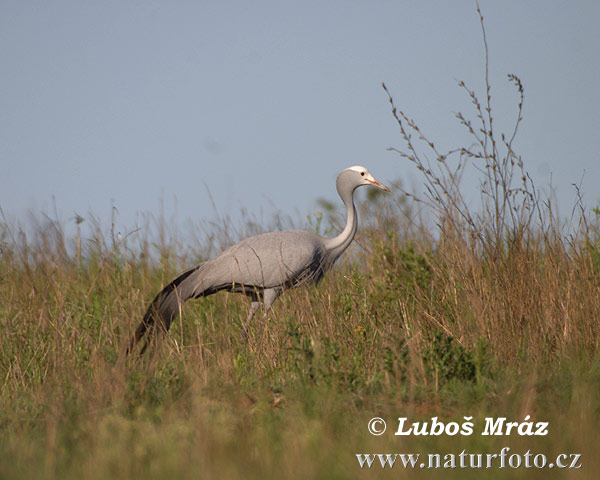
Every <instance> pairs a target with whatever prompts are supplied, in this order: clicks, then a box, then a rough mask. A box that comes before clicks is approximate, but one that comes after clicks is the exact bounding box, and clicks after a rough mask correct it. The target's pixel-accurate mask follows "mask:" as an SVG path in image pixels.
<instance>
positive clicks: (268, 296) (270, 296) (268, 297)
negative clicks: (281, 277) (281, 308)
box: [263, 288, 279, 318]
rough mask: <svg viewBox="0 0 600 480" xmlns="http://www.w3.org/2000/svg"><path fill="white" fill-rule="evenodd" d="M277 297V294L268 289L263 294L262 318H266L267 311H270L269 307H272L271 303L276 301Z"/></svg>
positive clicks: (273, 290)
mask: <svg viewBox="0 0 600 480" xmlns="http://www.w3.org/2000/svg"><path fill="white" fill-rule="evenodd" d="M278 296H279V292H278V291H277V290H275V289H274V288H268V289H267V290H265V291H264V292H263V303H264V310H265V311H264V314H263V317H265V318H266V317H267V313H269V310H271V306H272V305H273V302H274V301H275V300H276V299H277V297H278Z"/></svg>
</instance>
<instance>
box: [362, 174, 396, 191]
mask: <svg viewBox="0 0 600 480" xmlns="http://www.w3.org/2000/svg"><path fill="white" fill-rule="evenodd" d="M367 182H369V183H370V184H371V185H375V186H376V187H377V188H381V189H382V190H385V191H386V192H389V191H390V189H389V188H388V187H386V186H385V185H384V184H383V183H381V182H380V181H378V180H376V179H375V178H373V177H371V178H368V179H367Z"/></svg>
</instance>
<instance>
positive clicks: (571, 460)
mask: <svg viewBox="0 0 600 480" xmlns="http://www.w3.org/2000/svg"><path fill="white" fill-rule="evenodd" d="M356 458H357V459H358V463H359V465H360V468H372V467H373V466H375V468H379V467H380V466H381V468H385V467H386V466H387V467H389V468H394V466H399V467H401V468H415V469H417V468H554V467H556V468H581V461H580V460H581V454H579V453H561V454H559V455H557V456H556V459H554V461H551V462H548V460H547V458H546V455H544V454H543V453H538V454H533V453H531V451H530V450H527V452H525V453H524V454H519V453H510V448H509V447H504V448H503V449H502V450H501V451H500V453H466V451H465V450H463V451H462V452H461V453H459V454H455V453H446V454H439V453H429V454H427V456H426V457H425V456H423V457H421V454H420V453H374V454H369V453H357V454H356ZM419 459H421V462H419ZM397 460H399V461H397Z"/></svg>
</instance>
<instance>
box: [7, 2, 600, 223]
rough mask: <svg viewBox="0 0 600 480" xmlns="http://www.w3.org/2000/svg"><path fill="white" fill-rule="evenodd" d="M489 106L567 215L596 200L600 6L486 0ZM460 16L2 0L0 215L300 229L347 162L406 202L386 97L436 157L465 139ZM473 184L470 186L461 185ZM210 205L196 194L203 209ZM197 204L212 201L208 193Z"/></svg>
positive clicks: (411, 8)
mask: <svg viewBox="0 0 600 480" xmlns="http://www.w3.org/2000/svg"><path fill="white" fill-rule="evenodd" d="M480 5H481V8H482V10H483V13H484V16H485V24H486V29H487V35H488V43H489V49H490V62H491V63H490V75H491V82H492V85H493V90H492V94H493V95H494V98H493V107H494V108H495V112H496V120H497V125H498V126H500V127H501V126H503V125H504V126H505V128H508V127H509V126H510V125H511V122H512V120H513V118H514V113H515V110H514V109H515V105H516V100H517V95H516V93H515V91H514V89H512V88H511V87H510V85H509V84H508V82H506V74H507V73H515V74H517V75H518V76H519V77H520V78H521V80H522V81H523V83H524V85H525V94H526V98H525V109H524V120H523V123H522V126H521V130H520V134H519V137H518V141H517V144H516V150H517V151H518V153H520V154H521V155H522V156H523V159H524V161H525V165H526V168H527V169H528V170H529V172H530V173H531V175H532V176H533V177H534V179H535V180H536V182H537V184H538V186H540V187H545V186H547V185H549V184H550V179H552V184H553V186H554V189H555V191H556V195H557V198H558V201H559V204H560V206H561V210H562V213H563V214H568V213H570V208H571V206H572V203H573V198H574V191H573V188H572V186H571V184H572V183H579V182H580V181H581V179H582V177H583V193H584V195H585V197H584V200H585V201H586V203H587V204H588V205H590V206H594V205H597V204H598V203H599V202H600V194H599V193H598V189H597V184H598V183H599V180H600V146H599V145H600V141H599V135H598V127H599V121H598V112H599V111H600V89H599V88H598V86H599V85H600V56H599V55H598V47H599V45H600V41H599V40H600V33H599V30H598V26H597V23H598V20H599V19H600V2H597V1H593V0H588V1H574V2H564V1H553V0H546V1H541V0H538V1H528V2H522V1H516V0H514V1H510V0H509V1H502V2H497V1H491V0H481V2H480ZM483 78H484V62H483V47H482V41H481V31H480V27H479V22H478V18H477V15H476V12H475V6H474V2H472V1H467V0H464V1H462V0H453V1H441V0H440V1H416V0H412V1H408V0H373V1H369V2H366V1H353V0H345V1H337V0H335V1H333V0H332V1H326V2H324V1H302V2H288V1H256V2H242V1H232V2H223V1H212V0H210V1H193V2H192V1H170V2H167V1H161V2H159V1H143V2H142V1H122V0H121V1H101V2H90V1H53V2H47V1H22V0H20V1H11V0H1V1H0V165H1V169H0V207H1V208H2V209H3V211H4V212H5V213H6V214H7V215H9V217H11V218H16V219H22V218H25V215H26V212H27V211H28V210H33V211H44V210H50V209H51V204H52V198H54V199H55V202H56V207H57V209H58V212H59V214H60V216H61V218H63V220H65V221H68V220H69V219H70V218H72V217H73V215H74V213H75V212H77V213H79V214H80V215H82V216H84V217H87V216H88V214H89V212H93V213H94V214H95V215H97V216H99V217H100V218H101V219H105V220H107V219H108V218H110V211H111V208H110V207H111V205H113V204H114V205H116V206H117V208H118V210H119V220H120V222H122V223H123V224H124V225H128V226H133V225H134V224H135V223H136V221H137V220H136V219H137V218H138V217H136V215H137V214H138V213H140V212H149V213H154V214H158V212H159V210H160V205H161V201H162V202H164V205H165V209H166V211H167V213H168V214H169V215H171V214H174V212H176V215H177V218H178V219H180V220H181V221H185V220H186V219H188V218H191V219H193V220H195V221H202V220H205V219H210V218H214V217H215V211H214V207H213V203H212V202H213V200H214V204H215V205H216V206H217V209H218V213H219V214H220V215H230V216H232V217H233V218H234V219H236V218H240V217H241V214H240V211H241V210H242V209H246V210H247V211H249V212H253V213H256V214H259V213H260V212H263V214H264V215H266V216H269V215H271V214H272V213H275V212H281V213H283V214H289V215H292V216H299V218H302V217H303V216H304V215H306V214H307V213H309V212H311V211H314V210H316V209H317V207H316V204H315V200H316V199H317V198H318V197H325V198H328V199H331V200H336V201H337V197H336V193H335V187H334V182H335V177H336V175H337V173H338V172H339V171H340V170H342V169H343V168H345V167H348V166H351V165H356V164H361V165H364V166H366V167H367V168H369V169H370V170H371V172H372V173H373V174H374V175H375V176H376V177H377V178H378V179H380V180H381V181H383V182H384V183H386V182H387V183H389V182H391V181H392V180H396V179H399V178H400V179H402V180H403V182H404V185H405V186H407V187H410V186H411V185H414V186H415V187H417V188H418V185H419V183H420V182H421V179H420V177H419V175H418V172H417V171H416V170H415V169H414V167H413V166H412V165H411V164H409V163H407V162H406V161H403V160H402V159H400V158H398V157H397V156H396V155H394V154H393V153H392V152H388V151H387V150H386V149H387V147H390V146H396V147H402V141H401V138H400V136H399V133H398V131H397V128H396V125H395V123H394V121H393V118H392V115H391V112H390V108H389V104H388V102H387V97H386V95H385V92H384V91H383V90H382V88H381V82H382V81H384V82H386V84H387V85H388V87H389V89H390V90H391V91H392V93H393V95H394V98H395V101H396V104H397V105H398V106H400V107H401V108H402V109H404V110H405V111H406V112H408V113H409V115H410V116H411V117H412V118H414V119H415V120H417V121H418V122H419V123H420V125H421V126H422V128H423V129H424V130H425V131H426V132H427V133H428V135H429V136H430V137H431V138H432V139H434V140H436V143H437V144H439V145H440V146H441V147H445V148H453V147H456V146H460V145H461V142H463V141H464V139H465V137H464V135H463V133H462V131H461V129H460V127H459V126H458V124H457V122H456V120H455V119H454V114H455V113H456V112H457V111H463V112H465V113H467V112H470V103H469V100H468V98H465V95H464V92H463V91H461V90H460V89H459V88H458V87H457V81H458V80H465V82H467V83H468V84H469V85H470V86H471V88H474V89H475V90H477V91H478V92H479V93H480V94H481V95H482V96H483ZM467 187H469V186H467ZM208 191H210V195H209V193H208ZM211 196H212V200H211V198H210V197H211Z"/></svg>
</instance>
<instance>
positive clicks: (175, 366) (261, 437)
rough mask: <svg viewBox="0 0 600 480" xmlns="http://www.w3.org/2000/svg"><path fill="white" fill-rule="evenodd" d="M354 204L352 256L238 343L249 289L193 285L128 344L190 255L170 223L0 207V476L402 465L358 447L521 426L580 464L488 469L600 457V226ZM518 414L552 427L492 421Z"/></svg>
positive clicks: (373, 448) (395, 449)
mask: <svg viewBox="0 0 600 480" xmlns="http://www.w3.org/2000/svg"><path fill="white" fill-rule="evenodd" d="M402 208H404V213H405V215H396V213H397V212H398V211H400V210H401V209H402ZM374 212H377V216H376V217H375V215H374ZM361 213H362V217H363V218H364V219H367V218H376V220H375V221H372V222H370V224H369V222H364V223H367V225H365V228H363V229H362V231H361V233H360V235H359V237H358V238H357V242H356V248H355V249H354V250H353V252H352V255H348V256H346V258H345V260H344V261H342V262H341V263H340V264H339V265H338V268H336V269H335V270H334V271H332V272H331V273H330V274H329V275H328V276H327V277H326V278H325V280H324V281H323V282H322V283H321V284H320V285H318V286H316V287H311V288H309V289H304V290H297V291H290V292H288V293H286V294H285V295H283V296H282V298H280V300H279V301H278V302H277V303H276V305H275V307H274V309H273V311H272V312H271V314H270V315H269V318H268V321H262V320H259V321H257V322H256V323H255V324H254V325H253V327H252V329H251V332H250V338H249V341H248V342H247V343H246V342H240V341H239V335H240V328H241V322H242V321H243V319H244V318H245V316H246V311H247V307H248V304H247V303H248V302H247V301H246V300H245V299H244V298H241V297H240V296H236V295H232V294H226V293H223V294H217V295H215V296H212V297H209V298H206V299H201V300H199V301H195V302H191V303H189V304H186V307H185V308H184V311H183V315H182V317H181V319H180V320H179V321H178V322H176V324H175V325H174V327H173V328H172V330H171V331H170V333H169V335H168V337H167V339H166V341H165V342H164V343H163V344H162V345H161V347H160V348H158V349H155V350H153V351H152V352H150V355H147V356H145V357H144V358H130V359H127V360H125V359H123V358H122V357H121V355H120V354H121V352H122V349H123V347H124V345H125V343H126V341H127V339H128V337H129V336H130V334H131V332H132V329H133V328H134V326H135V324H136V322H137V321H139V319H140V318H141V316H142V315H143V312H144V309H145V307H146V305H147V303H148V301H149V300H151V298H152V297H153V296H154V295H155V293H156V292H157V291H158V289H160V288H161V286H162V285H164V284H165V283H166V282H167V281H169V280H170V279H171V278H172V277H173V276H174V274H175V273H176V272H177V271H179V270H181V269H182V268H184V267H185V266H187V265H189V263H190V262H193V261H194V260H195V259H193V258H190V256H189V255H185V254H182V253H181V251H182V249H181V247H180V245H179V242H178V240H177V239H176V238H171V239H170V240H169V241H167V243H166V244H163V245H162V246H160V237H161V235H160V234H159V233H156V235H155V236H156V240H155V241H154V242H153V241H152V232H149V233H147V235H149V237H148V238H147V239H145V240H144V241H143V242H140V245H142V247H141V248H132V249H125V248H122V247H121V246H120V245H119V244H118V243H117V244H115V245H112V242H111V241H110V240H106V239H105V238H104V237H102V236H101V235H100V234H99V233H98V235H97V236H95V237H94V236H93V235H92V234H90V237H89V238H88V237H86V238H82V239H80V241H79V243H80V244H81V248H80V252H78V249H77V240H76V239H75V240H73V243H72V244H71V245H66V244H65V241H64V239H63V236H62V234H61V230H60V228H58V226H57V225H56V224H54V223H51V222H50V223H47V224H46V225H43V226H42V227H40V229H39V230H38V231H37V232H34V233H33V234H30V236H29V238H27V239H24V238H21V240H18V239H14V241H11V240H10V235H9V232H8V229H7V228H6V227H4V226H3V230H2V232H3V235H4V237H3V246H2V255H1V257H0V309H1V313H0V322H1V328H2V336H1V337H0V338H1V340H0V342H1V344H0V347H1V348H0V378H1V379H2V389H1V393H0V425H1V435H0V476H1V477H2V478H91V479H94V478H98V479H99V478H111V479H114V478H133V477H147V478H257V479H259V478H372V477H374V476H377V478H379V476H381V475H384V474H387V475H389V476H390V477H392V476H393V477H394V478H396V477H400V478H408V477H409V476H410V477H412V476H413V475H414V472H412V471H411V470H410V469H409V470H405V469H403V468H398V466H396V467H394V469H392V470H389V467H388V468H386V469H385V471H384V470H382V469H381V466H380V465H378V464H377V463H375V464H374V465H373V467H371V469H370V470H369V469H366V468H365V469H361V468H360V466H359V462H358V460H357V457H356V454H357V453H420V454H422V455H424V456H425V455H427V454H429V453H440V454H446V453H455V454H457V455H458V454H459V453H460V452H461V451H463V450H465V451H466V452H468V453H484V454H485V453H499V452H500V450H501V449H502V448H503V447H510V448H511V452H516V453H520V454H522V455H524V454H525V453H526V452H527V451H528V450H530V451H531V453H532V454H534V455H535V454H538V453H543V454H545V455H546V456H547V457H548V459H549V460H548V462H550V461H551V460H553V459H554V458H555V457H556V456H557V455H558V454H560V453H567V454H569V453H576V454H581V461H580V463H581V465H582V466H583V467H582V469H581V470H562V471H559V470H558V469H555V470H553V471H549V470H537V469H524V468H520V469H516V470H515V469H512V468H504V469H501V468H498V465H499V464H498V463H494V464H493V465H495V466H496V468H493V469H491V470H488V471H486V473H487V474H488V475H492V476H494V477H497V478H514V477H519V476H520V477H522V478H531V477H536V476H538V477H539V478H541V477H542V476H543V475H544V476H545V475H547V474H548V473H551V474H552V475H553V476H558V477H564V478H567V477H570V476H572V475H576V476H577V478H579V477H581V478H595V477H594V472H595V471H597V470H598V468H599V467H600V461H599V457H598V455H597V454H596V448H597V446H598V445H600V435H599V433H598V426H599V422H598V416H599V407H600V367H599V356H598V338H599V326H598V318H600V295H598V293H599V286H600V282H599V280H598V278H599V277H598V273H599V272H598V269H599V268H600V252H598V249H597V248H596V245H598V242H597V239H595V236H594V234H593V232H594V231H595V230H594V228H593V225H590V224H588V235H587V236H581V238H579V240H577V242H572V243H571V244H568V245H567V244H566V241H562V240H560V238H558V237H553V236H550V235H549V233H550V232H546V233H547V235H545V236H544V235H542V233H543V232H542V233H539V234H538V235H524V236H521V237H516V238H514V239H513V240H512V241H505V242H503V243H502V244H501V245H500V246H498V247H497V248H496V249H495V250H494V249H491V247H490V249H488V250H486V249H485V248H481V244H480V242H478V241H475V240H473V241H471V242H470V241H469V237H468V236H466V235H465V232H466V231H468V230H466V231H465V232H462V234H460V233H461V232H458V231H456V230H454V231H445V232H441V233H440V232H438V233H440V235H441V237H438V238H435V237H433V236H431V235H429V234H428V232H427V231H426V230H425V229H424V228H422V227H419V228H417V227H415V224H414V223H412V224H411V222H409V221H408V220H407V219H410V215H409V214H407V210H406V205H404V206H403V204H401V203H393V202H392V203H388V204H381V203H379V201H378V200H377V199H376V200H373V201H371V202H370V203H368V208H367V209H366V210H365V209H363V211H362V212H361ZM403 219H404V220H403ZM590 223H591V222H590ZM139 235H141V233H140V234H139ZM486 238H487V237H486ZM163 240H164V238H163ZM144 245H145V247H144ZM153 245H154V246H153ZM192 247H194V248H196V247H197V250H196V252H197V253H202V252H203V251H205V250H206V245H205V246H204V249H203V247H202V246H200V245H192ZM178 252H179V253H178ZM159 253H160V255H158V254H159ZM158 257H160V261H157V260H156V259H157V258H158ZM351 259H352V261H350V260H351ZM528 415H529V416H530V419H531V420H532V421H534V422H539V421H545V422H548V423H549V426H548V434H547V435H546V436H521V435H518V433H515V432H516V429H515V432H512V433H511V434H510V435H507V436H483V435H481V432H482V431H483V428H484V424H485V418H487V417H491V418H494V419H495V418H498V417H507V418H508V421H513V420H514V421H516V422H521V421H523V420H529V418H526V416H528ZM372 417H382V418H384V419H385V420H386V421H387V422H388V424H389V427H388V431H387V432H386V433H385V434H384V435H381V436H373V435H371V434H370V433H369V431H368V430H367V424H368V422H369V419H370V418H372ZM398 417H407V418H408V419H409V422H413V421H414V422H417V421H421V422H422V421H429V422H431V418H432V417H438V418H439V420H440V421H443V422H445V423H449V422H457V423H459V424H462V423H463V422H465V419H464V417H473V418H472V422H473V423H474V429H473V430H474V432H473V434H472V435H460V434H458V435H454V436H453V435H448V434H442V435H440V436H414V435H412V436H396V435H394V432H395V430H396V429H397V420H396V419H397V418H398ZM388 470H389V471H388ZM418 470H419V469H418ZM417 473H418V474H420V475H422V476H426V477H428V476H440V475H443V476H444V478H448V477H451V478H452V477H456V478H469V477H471V476H475V475H479V472H478V471H477V470H471V469H460V468H457V469H454V470H444V471H441V470H437V471H436V470H419V471H418V472H417Z"/></svg>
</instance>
